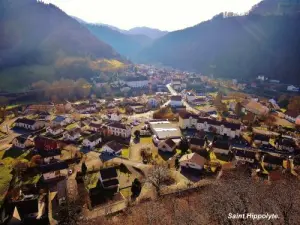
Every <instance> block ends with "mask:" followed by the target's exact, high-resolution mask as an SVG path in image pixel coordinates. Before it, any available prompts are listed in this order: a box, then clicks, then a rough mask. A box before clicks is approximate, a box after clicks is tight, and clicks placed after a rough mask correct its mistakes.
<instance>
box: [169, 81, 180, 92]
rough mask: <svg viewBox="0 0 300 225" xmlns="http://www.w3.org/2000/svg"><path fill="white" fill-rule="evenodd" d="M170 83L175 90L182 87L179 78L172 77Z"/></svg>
mask: <svg viewBox="0 0 300 225" xmlns="http://www.w3.org/2000/svg"><path fill="white" fill-rule="evenodd" d="M171 85H172V87H173V88H174V90H177V91H178V90H181V88H182V82H181V80H180V79H173V80H172V83H171Z"/></svg>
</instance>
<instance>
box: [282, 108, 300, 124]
mask: <svg viewBox="0 0 300 225" xmlns="http://www.w3.org/2000/svg"><path fill="white" fill-rule="evenodd" d="M297 118H300V113H299V112H298V111H296V110H287V111H286V112H285V119H287V120H288V121H290V122H292V123H295V122H296V120H297Z"/></svg>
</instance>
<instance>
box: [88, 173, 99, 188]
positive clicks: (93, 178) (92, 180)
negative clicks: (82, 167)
mask: <svg viewBox="0 0 300 225" xmlns="http://www.w3.org/2000/svg"><path fill="white" fill-rule="evenodd" d="M99 177H100V173H99V172H96V173H89V174H87V175H86V179H85V180H84V185H85V187H86V188H87V189H88V190H90V189H92V188H95V187H96V186H97V184H98V181H99Z"/></svg>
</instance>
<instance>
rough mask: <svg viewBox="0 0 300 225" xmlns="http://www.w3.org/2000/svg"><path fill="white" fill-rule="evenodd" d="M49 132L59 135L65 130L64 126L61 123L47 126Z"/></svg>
mask: <svg viewBox="0 0 300 225" xmlns="http://www.w3.org/2000/svg"><path fill="white" fill-rule="evenodd" d="M46 131H47V133H49V134H52V135H54V136H56V135H59V134H61V133H63V132H64V128H63V127H62V126H61V125H57V126H51V127H47V128H46Z"/></svg>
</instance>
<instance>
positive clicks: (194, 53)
mask: <svg viewBox="0 0 300 225" xmlns="http://www.w3.org/2000/svg"><path fill="white" fill-rule="evenodd" d="M299 22H300V16H299V14H294V15H268V16H262V15H258V14H251V15H247V16H234V17H224V16H223V14H220V15H218V16H216V17H214V18H213V19H212V20H209V21H206V22H203V23H200V24H199V25H197V26H194V27H191V28H187V29H184V30H180V31H175V32H171V33H169V34H167V35H166V36H164V37H162V38H160V39H158V40H156V41H155V42H154V43H153V44H152V45H151V46H150V47H148V48H146V49H144V50H143V51H142V52H141V53H140V59H141V61H142V62H151V63H154V62H160V63H163V64H165V65H170V66H174V67H179V68H182V69H188V70H195V71H198V72H202V73H204V74H212V73H213V74H215V75H217V76H222V77H228V78H253V77H256V76H257V75H259V74H263V75H266V76H268V77H271V78H274V79H280V80H282V81H283V82H290V83H300V76H299V72H300V64H299V59H300V42H299V40H300V29H299Z"/></svg>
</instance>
